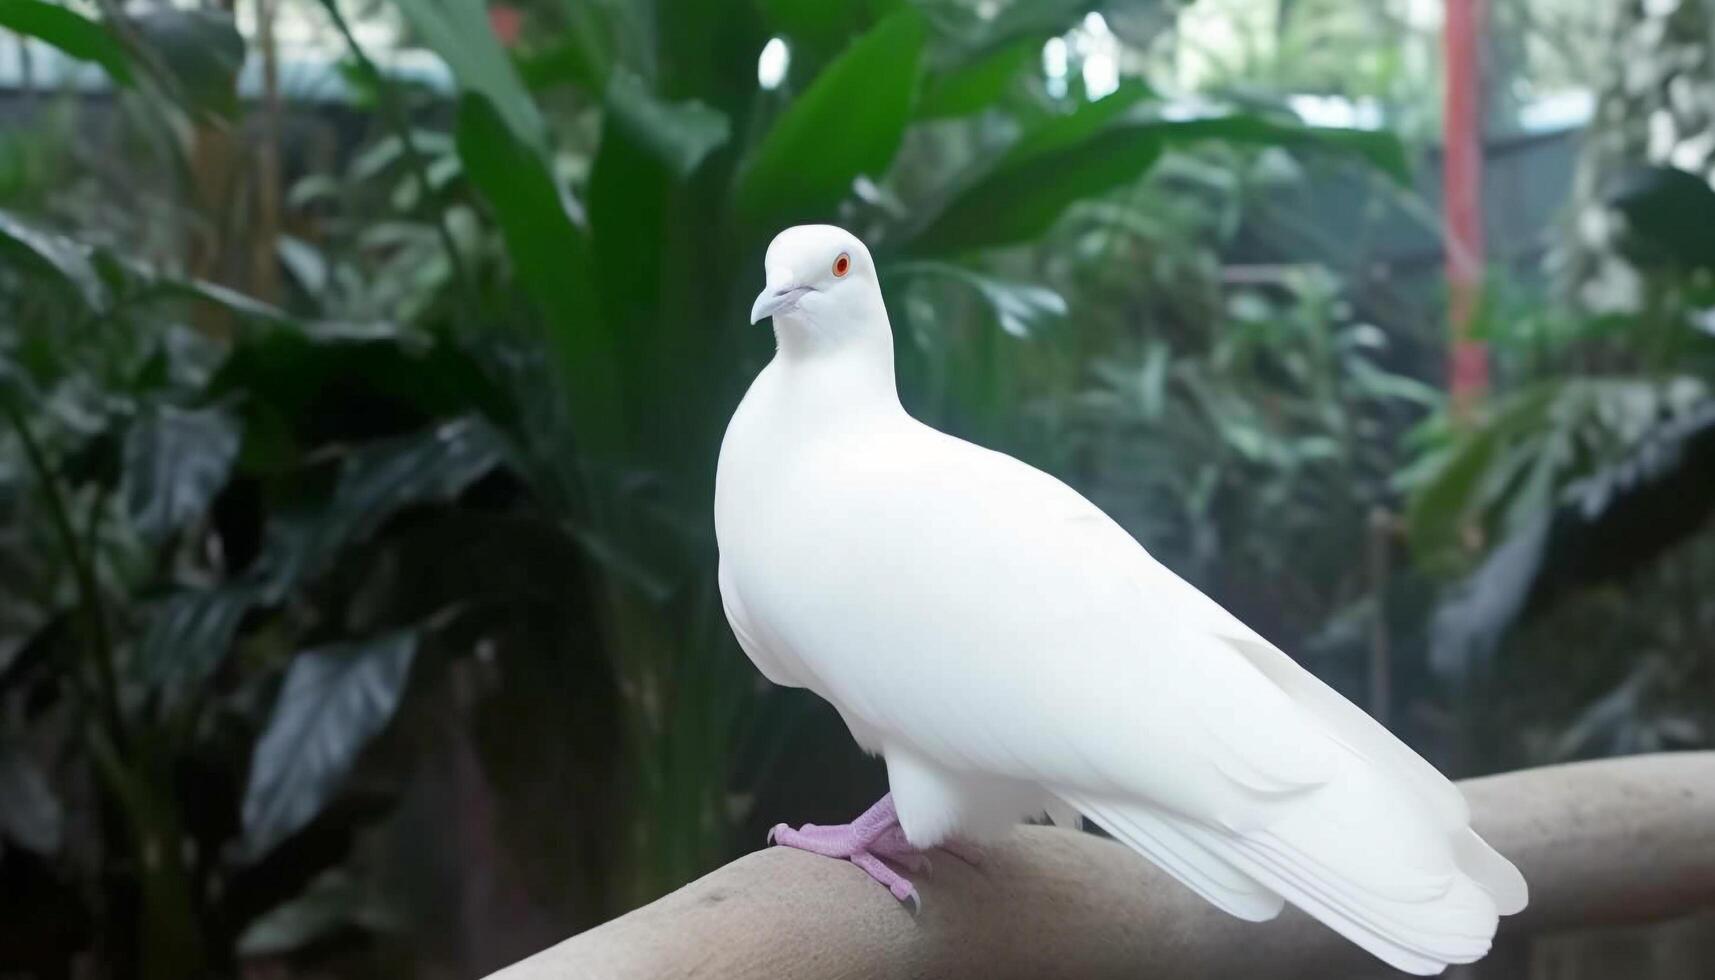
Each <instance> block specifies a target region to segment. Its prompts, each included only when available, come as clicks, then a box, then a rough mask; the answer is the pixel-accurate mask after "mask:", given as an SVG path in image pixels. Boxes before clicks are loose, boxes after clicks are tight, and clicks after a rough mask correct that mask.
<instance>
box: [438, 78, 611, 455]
mask: <svg viewBox="0 0 1715 980" xmlns="http://www.w3.org/2000/svg"><path fill="white" fill-rule="evenodd" d="M457 142H458V150H459V157H460V159H462V160H463V161H464V168H465V173H466V175H467V176H469V178H470V180H471V183H472V184H474V185H475V186H476V187H477V189H478V190H480V191H481V192H482V195H483V197H484V198H486V199H487V200H488V203H489V205H490V206H491V207H493V209H494V216H495V219H496V220H497V221H498V223H499V225H500V233H501V237H502V238H503V239H504V240H505V242H506V251H507V254H508V255H510V256H511V257H512V263H513V266H514V267H515V269H516V271H517V274H518V278H519V280H520V281H521V282H522V283H523V285H524V288H525V290H526V291H527V292H528V293H529V294H530V296H531V298H532V299H534V300H535V301H536V303H537V305H538V306H539V307H540V308H541V311H542V314H543V316H544V318H545V321H546V326H547V329H548V336H549V339H550V341H551V342H552V343H553V345H554V347H555V348H556V350H557V351H558V353H559V356H560V361H561V364H562V366H563V368H564V372H565V375H566V388H567V395H568V398H569V399H570V401H571V403H572V408H573V418H574V424H575V425H576V426H578V436H579V439H580V441H581V442H582V443H583V445H584V446H585V447H586V448H588V449H591V450H598V451H600V450H607V451H612V450H615V449H616V448H617V447H619V446H622V445H624V444H625V443H624V438H623V436H624V433H625V431H626V429H625V424H624V419H623V416H622V412H621V410H622V406H621V404H620V402H619V389H618V386H617V383H616V381H615V370H616V362H615V353H614V348H615V344H614V338H613V336H612V333H611V331H610V327H609V324H608V323H607V322H606V321H605V319H604V318H603V317H602V315H601V306H600V303H599V301H598V299H597V294H596V291H595V286H594V275H593V274H592V271H591V270H592V269H593V264H592V260H591V256H590V248H589V242H588V240H587V239H586V237H585V235H584V232H583V231H582V230H581V229H579V228H578V227H577V226H576V225H575V224H574V223H573V221H572V216H571V214H570V213H569V212H568V211H567V204H566V200H565V198H564V197H563V196H562V193H561V190H560V187H559V185H558V184H557V183H556V182H555V180H554V178H553V175H552V174H550V173H549V172H548V168H547V166H546V165H545V164H544V163H543V162H542V160H541V158H540V157H538V156H537V155H536V154H535V153H534V152H532V151H531V149H530V148H529V147H528V146H527V145H526V144H524V143H522V142H520V141H519V140H518V139H517V138H516V137H515V136H514V135H513V134H512V132H511V131H510V130H508V129H507V127H506V126H505V124H504V122H503V121H502V119H501V117H500V116H499V115H498V114H497V113H496V112H495V110H494V107H493V106H492V105H490V104H489V102H488V100H487V99H485V98H483V97H482V96H480V95H466V96H464V97H463V98H462V99H460V100H459V113H458V138H457Z"/></svg>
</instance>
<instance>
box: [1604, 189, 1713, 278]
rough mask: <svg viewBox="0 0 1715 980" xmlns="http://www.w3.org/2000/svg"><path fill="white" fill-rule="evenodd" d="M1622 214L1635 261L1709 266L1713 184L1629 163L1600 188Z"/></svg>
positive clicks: (1710, 259)
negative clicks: (1605, 186) (1636, 259)
mask: <svg viewBox="0 0 1715 980" xmlns="http://www.w3.org/2000/svg"><path fill="white" fill-rule="evenodd" d="M1605 197H1606V198H1607V200H1608V203H1609V204H1612V205H1613V206H1614V207H1616V208H1618V209H1619V210H1620V212H1621V213H1622V214H1624V215H1625V216H1626V222H1627V225H1628V228H1627V231H1628V232H1629V235H1628V238H1629V239H1630V241H1629V242H1628V244H1629V245H1631V246H1632V251H1633V252H1634V254H1635V257H1636V258H1638V259H1639V260H1640V261H1644V262H1649V261H1657V262H1660V261H1666V262H1670V263H1673V264H1676V265H1679V266H1681V267H1682V268H1686V269H1715V240H1712V239H1711V236H1710V229H1712V228H1715V188H1711V187H1710V186H1709V182H1708V181H1706V180H1704V179H1703V178H1702V177H1698V176H1696V175H1695V174H1688V173H1686V172H1685V171H1683V170H1675V169H1674V168H1672V167H1632V168H1630V169H1628V170H1625V171H1622V172H1621V173H1619V174H1618V175H1616V176H1615V178H1614V179H1613V180H1612V181H1611V182H1610V183H1609V185H1608V186H1607V188H1605Z"/></svg>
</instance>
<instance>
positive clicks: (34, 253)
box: [0, 211, 108, 312]
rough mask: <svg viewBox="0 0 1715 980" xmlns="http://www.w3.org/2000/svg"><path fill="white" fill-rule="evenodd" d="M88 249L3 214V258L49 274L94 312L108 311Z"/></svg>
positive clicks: (0, 241) (0, 216) (0, 237)
mask: <svg viewBox="0 0 1715 980" xmlns="http://www.w3.org/2000/svg"><path fill="white" fill-rule="evenodd" d="M91 252H92V250H91V249H90V248H88V247H87V246H84V245H81V244H79V243H77V242H74V241H72V240H71V239H69V238H63V237H61V236H59V235H54V234H51V233H49V232H45V231H41V230H39V229H37V228H34V227H31V226H30V225H28V224H25V223H24V222H22V221H19V220H18V219H17V218H14V217H13V216H12V215H10V214H8V213H6V212H4V211H0V258H4V259H6V260H7V261H10V262H13V263H16V264H18V265H19V266H21V267H23V268H25V269H28V270H30V271H34V272H37V273H41V274H44V275H46V276H47V277H48V278H49V279H51V280H53V281H54V282H56V283H57V284H59V285H60V286H62V287H64V288H65V289H67V290H69V291H70V293H71V294H72V295H73V296H76V297H78V298H79V299H80V300H82V301H83V304H84V305H85V306H86V307H88V308H89V309H90V310H91V311H92V312H99V311H101V310H105V309H106V308H107V303H108V294H107V286H106V284H104V283H103V282H102V281H101V276H100V274H98V273H97V272H96V271H95V265H94V263H92V262H91V261H90V255H91Z"/></svg>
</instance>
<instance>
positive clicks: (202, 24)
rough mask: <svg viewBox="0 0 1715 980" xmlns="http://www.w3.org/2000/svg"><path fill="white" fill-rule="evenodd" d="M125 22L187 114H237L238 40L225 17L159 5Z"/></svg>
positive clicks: (241, 58)
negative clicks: (188, 110)
mask: <svg viewBox="0 0 1715 980" xmlns="http://www.w3.org/2000/svg"><path fill="white" fill-rule="evenodd" d="M131 23H132V25H133V26H134V27H135V28H136V29H137V33H138V35H139V36H140V37H141V38H142V40H143V43H145V44H147V45H149V47H150V48H152V49H154V52H155V54H156V56H157V57H158V59H159V60H160V63H161V64H162V66H164V67H165V68H166V70H167V72H168V74H170V75H171V79H170V81H171V82H172V84H173V87H174V88H175V89H176V90H177V95H178V96H179V97H180V98H182V99H183V100H184V101H185V102H186V103H187V104H188V105H189V106H190V107H191V108H192V109H195V110H198V111H203V112H210V113H213V114H215V115H219V116H224V117H226V118H229V119H230V118H233V117H235V116H237V115H238V72H239V70H240V69H241V68H243V67H244V38H243V36H242V35H240V34H239V33H238V28H237V27H236V26H234V24H233V19H232V15H231V14H229V13H227V12H225V11H222V10H212V9H209V8H206V7H194V8H182V7H174V6H170V5H166V4H161V5H157V6H151V7H149V8H148V9H147V10H145V11H143V12H142V13H140V14H138V15H137V16H136V17H133V18H132V20H131Z"/></svg>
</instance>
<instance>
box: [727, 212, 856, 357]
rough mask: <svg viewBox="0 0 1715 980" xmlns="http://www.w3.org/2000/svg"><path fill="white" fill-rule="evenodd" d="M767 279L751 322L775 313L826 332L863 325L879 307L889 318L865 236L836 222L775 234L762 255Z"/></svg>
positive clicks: (780, 319)
mask: <svg viewBox="0 0 1715 980" xmlns="http://www.w3.org/2000/svg"><path fill="white" fill-rule="evenodd" d="M763 268H764V270H765V271H766V273H767V276H768V285H767V286H765V287H763V290H762V293H761V294H760V295H758V296H757V297H756V303H755V305H753V306H751V308H750V322H751V323H755V322H757V321H758V320H761V319H762V318H763V317H773V318H774V321H775V326H776V328H777V329H778V328H779V327H780V326H781V325H782V324H785V325H789V326H798V325H802V326H805V327H809V328H813V329H814V330H815V331H816V332H818V333H822V334H837V333H839V332H840V328H841V327H842V326H843V325H850V326H853V327H856V326H859V325H861V324H862V323H863V321H865V320H867V319H869V318H871V317H873V316H874V314H876V313H878V312H879V313H880V314H881V321H880V322H881V323H883V324H885V323H886V312H885V311H884V310H883V308H882V305H881V286H880V285H879V283H878V282H877V281H876V277H875V263H874V262H873V261H872V260H871V259H870V257H869V249H867V248H864V246H863V242H860V241H858V240H857V237H856V236H855V235H853V234H851V233H850V232H848V231H846V230H845V229H843V228H836V227H834V226H833V225H798V226H797V227H795V228H788V229H786V230H785V231H783V232H781V233H780V234H778V235H776V236H774V241H773V242H771V243H770V244H769V246H768V255H767V257H766V258H764V259H763Z"/></svg>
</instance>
